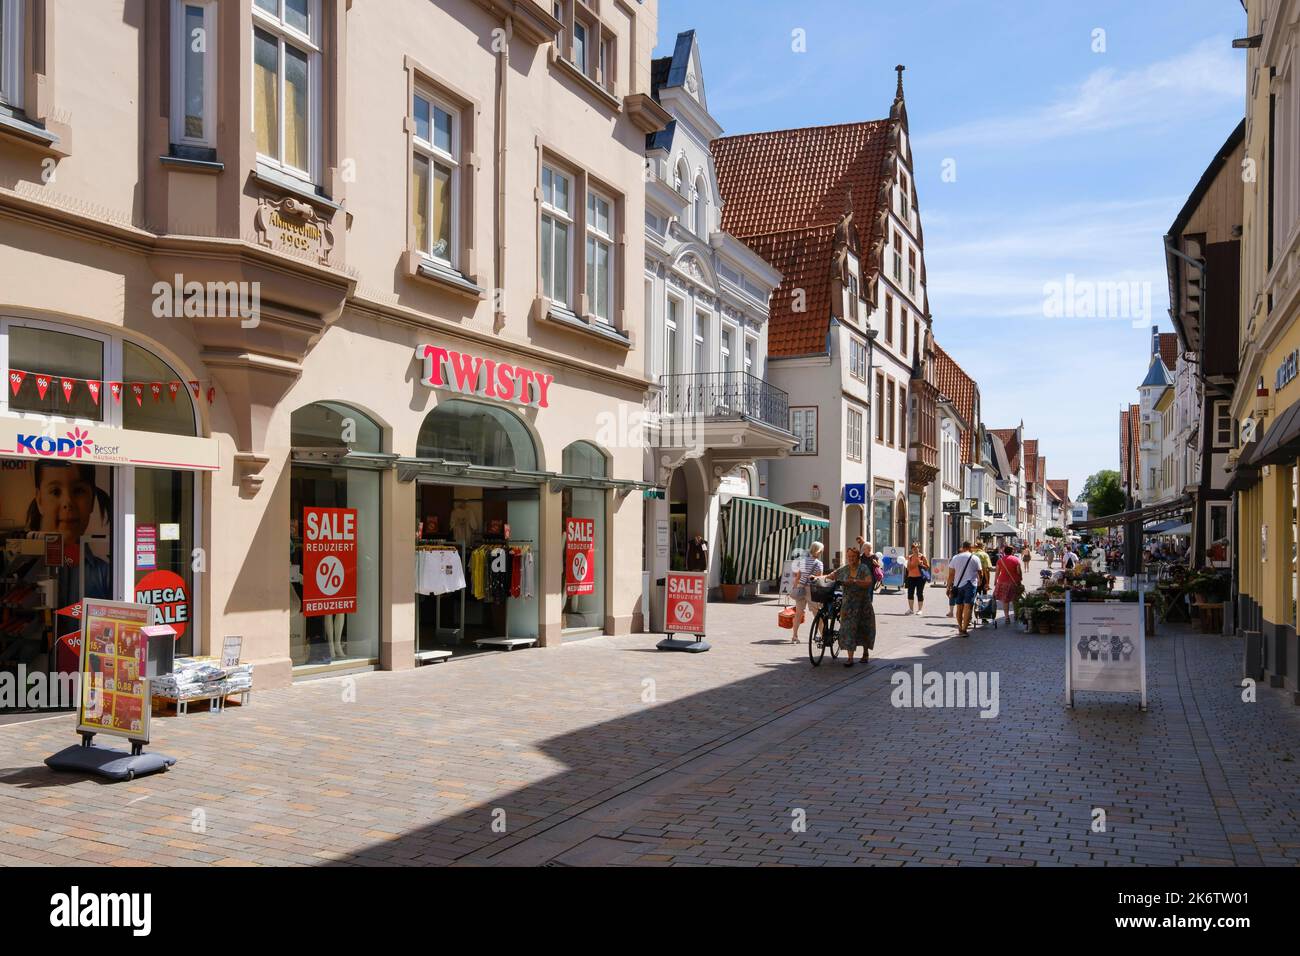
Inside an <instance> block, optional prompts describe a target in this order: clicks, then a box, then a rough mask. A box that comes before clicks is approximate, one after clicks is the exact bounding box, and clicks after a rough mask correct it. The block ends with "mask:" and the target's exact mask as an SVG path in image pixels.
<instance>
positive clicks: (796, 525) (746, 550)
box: [722, 497, 831, 584]
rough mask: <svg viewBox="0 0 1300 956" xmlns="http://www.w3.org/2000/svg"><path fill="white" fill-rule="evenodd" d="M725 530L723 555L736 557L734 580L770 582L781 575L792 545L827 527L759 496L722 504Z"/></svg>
mask: <svg viewBox="0 0 1300 956" xmlns="http://www.w3.org/2000/svg"><path fill="white" fill-rule="evenodd" d="M722 518H723V527H724V529H725V533H726V549H725V550H724V551H723V554H724V555H728V554H729V555H734V556H735V559H736V581H737V582H738V583H740V584H748V583H749V582H751V581H771V580H774V579H776V578H779V577H780V576H781V565H782V564H783V563H784V562H785V561H786V560H787V559H788V558H789V557H790V554H791V553H792V552H793V551H794V550H795V549H796V548H807V547H808V546H809V545H810V544H812V543H813V542H814V541H817V540H819V539H820V538H821V536H822V533H823V532H824V531H826V529H828V528H829V527H830V526H831V523H830V522H829V521H827V520H826V519H825V518H815V517H813V516H812V515H810V514H804V513H803V512H802V511H795V510H794V509H793V508H787V507H785V506H784V505H778V504H775V503H773V502H771V501H766V500H764V499H762V498H740V497H736V498H732V499H731V501H729V502H728V503H727V504H725V505H723V506H722Z"/></svg>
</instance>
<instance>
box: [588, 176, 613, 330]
mask: <svg viewBox="0 0 1300 956" xmlns="http://www.w3.org/2000/svg"><path fill="white" fill-rule="evenodd" d="M613 209H614V204H613V203H612V202H611V201H610V200H608V199H606V198H605V197H604V196H602V195H601V194H600V193H597V192H588V193H587V307H588V308H589V309H590V310H591V314H592V315H594V316H595V317H596V318H598V319H600V320H601V321H602V322H609V321H610V316H611V315H612V314H613V304H614V283H613V281H612V275H613V266H614V238H613V232H614V226H613V220H614V214H613Z"/></svg>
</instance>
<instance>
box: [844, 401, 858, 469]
mask: <svg viewBox="0 0 1300 956" xmlns="http://www.w3.org/2000/svg"><path fill="white" fill-rule="evenodd" d="M845 411H846V414H845V416H844V444H845V454H846V455H847V456H848V459H849V461H861V460H862V412H860V411H859V410H858V409H856V408H854V407H853V406H851V405H849V406H846V408H845Z"/></svg>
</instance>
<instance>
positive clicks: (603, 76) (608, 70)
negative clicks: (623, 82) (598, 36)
mask: <svg viewBox="0 0 1300 956" xmlns="http://www.w3.org/2000/svg"><path fill="white" fill-rule="evenodd" d="M617 52H618V43H617V42H616V41H615V39H614V37H612V36H607V37H605V38H604V39H603V40H601V42H600V70H599V72H598V73H597V74H596V82H597V83H599V84H600V85H601V86H603V87H605V89H607V90H608V91H609V92H611V93H613V92H614V77H615V76H616V75H617V70H618V63H617V61H616V60H615V56H616V54H617Z"/></svg>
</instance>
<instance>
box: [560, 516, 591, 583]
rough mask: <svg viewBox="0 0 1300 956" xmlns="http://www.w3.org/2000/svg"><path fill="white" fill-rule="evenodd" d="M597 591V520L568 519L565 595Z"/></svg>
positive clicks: (565, 531)
mask: <svg viewBox="0 0 1300 956" xmlns="http://www.w3.org/2000/svg"><path fill="white" fill-rule="evenodd" d="M595 591H596V519H595V518H568V519H566V520H565V522H564V593H565V594H593V593H595Z"/></svg>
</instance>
